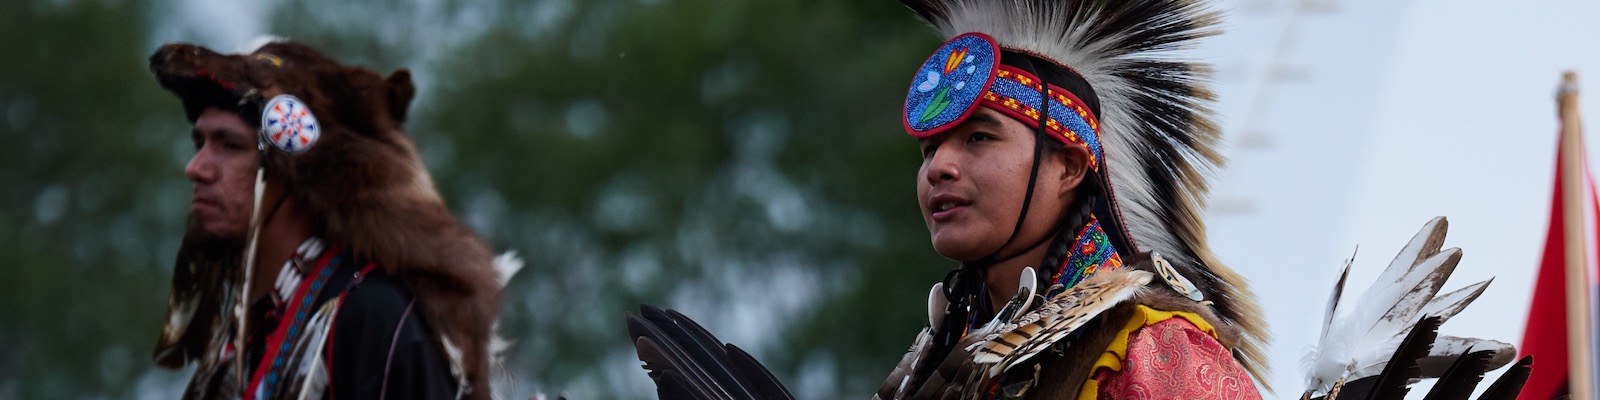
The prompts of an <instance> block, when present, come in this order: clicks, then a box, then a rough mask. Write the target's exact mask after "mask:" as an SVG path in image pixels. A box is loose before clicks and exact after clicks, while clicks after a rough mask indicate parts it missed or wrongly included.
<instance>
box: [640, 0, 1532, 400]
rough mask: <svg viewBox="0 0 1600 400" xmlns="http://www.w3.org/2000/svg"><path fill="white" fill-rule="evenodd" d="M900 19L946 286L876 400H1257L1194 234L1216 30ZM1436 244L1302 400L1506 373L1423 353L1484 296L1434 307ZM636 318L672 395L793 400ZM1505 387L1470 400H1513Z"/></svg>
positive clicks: (730, 353)
mask: <svg viewBox="0 0 1600 400" xmlns="http://www.w3.org/2000/svg"><path fill="white" fill-rule="evenodd" d="M903 2H904V3H905V4H906V5H907V6H908V7H909V8H910V9H911V10H912V11H914V12H915V13H916V14H917V15H918V16H920V17H921V18H922V19H923V20H925V21H926V22H928V23H929V24H930V25H932V26H933V27H934V28H935V29H936V30H938V31H939V33H940V34H941V35H942V36H943V37H944V38H945V39H946V40H947V41H946V42H945V44H944V45H942V46H940V47H939V48H938V49H937V50H935V51H934V52H933V54H932V55H931V56H929V57H928V59H927V60H926V61H925V62H923V64H922V66H921V67H920V68H918V70H917V71H916V73H915V75H914V78H913V80H912V82H911V87H910V89H909V90H908V91H907V97H906V102H905V106H904V109H903V113H902V115H901V120H902V122H903V124H904V127H905V131H906V133H907V134H909V135H911V136H912V137H914V138H916V140H917V143H918V146H919V147H920V149H921V152H922V156H923V158H922V166H921V168H920V169H919V170H918V173H917V175H916V177H915V178H916V183H917V192H916V196H917V197H916V198H917V204H918V206H919V208H920V209H921V211H922V216H923V219H924V221H925V222H926V223H927V227H928V232H929V235H930V237H931V240H932V243H933V247H934V250H935V251H937V252H938V253H939V254H940V255H943V256H945V257H947V258H949V259H951V260H954V261H957V262H959V263H960V266H959V268H957V269H955V270H954V271H950V272H949V273H948V274H947V275H946V277H945V279H944V280H943V281H942V282H939V283H936V284H934V285H933V288H932V290H931V291H930V293H929V298H928V325H927V326H926V327H925V328H924V329H923V330H922V332H921V333H920V334H918V335H917V336H916V338H915V340H914V342H913V344H912V346H911V349H910V351H909V352H908V353H906V355H905V356H904V358H903V359H902V360H901V362H900V363H899V364H898V365H896V366H895V367H894V369H893V370H892V372H891V373H890V375H889V377H888V379H886V380H885V382H884V383H883V385H882V386H881V387H880V388H879V390H878V391H877V392H876V393H875V394H874V396H873V398H875V399H1001V398H1003V399H1013V398H1027V399H1094V398H1106V399H1128V398H1136V399H1258V398H1261V393H1260V392H1259V391H1258V385H1257V384H1258V382H1262V381H1263V379H1262V378H1263V377H1264V373H1265V372H1266V371H1267V367H1266V363H1265V361H1266V360H1265V357H1264V353H1263V347H1264V346H1265V345H1266V342H1267V335H1266V333H1267V329H1266V326H1265V324H1264V322H1263V321H1262V320H1261V316H1260V311H1259V307H1258V306H1257V305H1256V303H1255V298H1254V296H1253V295H1252V294H1251V293H1250V291H1249V290H1248V288H1247V287H1246V284H1245V281H1244V279H1243V278H1242V277H1240V276H1239V275H1238V274H1236V273H1234V272H1233V271H1231V270H1229V269H1228V268H1227V267H1225V266H1224V265H1223V264H1222V263H1221V262H1220V261H1219V260H1218V259H1217V258H1216V257H1215V256H1214V255H1213V254H1212V253H1211V250H1210V248H1209V245H1208V244H1207V243H1206V239H1205V226H1204V224H1203V222H1202V221H1201V215H1200V214H1201V209H1202V206H1203V203H1204V201H1205V198H1206V187H1207V179H1208V174H1209V172H1210V171H1211V170H1213V169H1215V168H1217V167H1218V166H1220V165H1221V164H1222V161H1223V160H1222V157H1221V156H1220V155H1219V154H1218V151H1217V149H1216V147H1217V145H1218V142H1219V140H1220V133H1219V132H1218V129H1217V126H1216V124H1215V123H1214V122H1213V115H1212V113H1211V110H1210V106H1211V103H1212V100H1213V99H1212V95H1211V91H1210V89H1209V87H1208V86H1207V84H1206V79H1207V76H1206V71H1208V68H1207V66H1206V65H1204V64H1201V63H1197V62H1186V61H1182V60H1180V59H1179V58H1177V57H1175V56H1174V55H1173V54H1171V52H1172V51H1173V50H1177V49H1181V48H1184V47H1188V46H1190V45H1192V44H1193V43H1194V41H1195V40H1197V39H1200V38H1202V37H1206V36H1210V35H1213V34H1216V32H1217V31H1216V28H1215V25H1216V23H1217V20H1218V18H1219V15H1218V14H1217V13H1216V12H1214V11H1212V10H1210V9H1209V8H1208V6H1207V4H1206V3H1205V2H1203V1H1198V0H1125V1H1087V0H1078V1H1051V0H1022V1H1012V0H904V1H903ZM1443 238H1444V222H1443V219H1442V218H1441V219H1437V220H1435V221H1432V222H1430V223H1429V224H1428V225H1427V226H1426V227H1425V228H1424V230H1423V232H1422V233H1419V234H1418V236H1417V238H1416V239H1414V240H1413V241H1412V244H1411V245H1409V246H1407V248H1406V250H1405V251H1404V252H1403V253H1402V254H1401V256H1400V257H1399V258H1397V259H1396V260H1395V262H1394V264H1392V265H1391V267H1390V270H1389V271H1386V272H1385V273H1384V274H1383V276H1381V277H1380V281H1379V284H1378V285H1375V286H1374V289H1373V290H1371V291H1369V292H1368V294H1367V295H1366V296H1363V298H1362V302H1361V303H1360V304H1356V305H1355V308H1356V311H1354V312H1342V311H1341V312H1340V313H1337V314H1338V315H1340V318H1338V319H1334V318H1333V316H1334V315H1335V314H1336V313H1335V312H1334V311H1335V310H1334V308H1332V307H1331V305H1330V308H1329V310H1328V315H1329V321H1330V324H1329V325H1328V326H1326V327H1325V328H1324V331H1325V332H1326V333H1324V335H1323V343H1322V344H1321V345H1319V352H1318V353H1316V354H1314V355H1313V357H1312V359H1313V360H1314V365H1313V368H1312V371H1310V373H1309V374H1308V376H1307V384H1308V388H1307V390H1306V391H1304V392H1303V395H1302V397H1304V398H1311V397H1313V396H1316V397H1326V398H1329V399H1334V398H1339V397H1340V396H1341V390H1343V392H1342V393H1343V394H1342V396H1343V398H1346V399H1350V398H1384V399H1387V398H1399V397H1403V396H1404V394H1405V390H1406V387H1407V386H1408V385H1409V384H1411V383H1412V382H1413V381H1414V380H1416V379H1418V378H1425V377H1426V378H1435V377H1438V378H1441V383H1440V385H1439V386H1436V390H1435V393H1439V395H1440V396H1441V398H1458V399H1465V398H1466V397H1467V396H1469V395H1470V394H1471V393H1472V388H1473V387H1474V386H1475V385H1476V384H1477V383H1478V381H1477V380H1478V379H1481V377H1482V373H1483V372H1484V371H1487V370H1491V369H1494V368H1498V367H1500V366H1503V365H1505V364H1506V363H1507V362H1509V360H1510V358H1511V356H1512V354H1514V353H1515V351H1514V349H1511V348H1510V346H1509V345H1506V344H1504V343H1499V342H1493V341H1479V340H1476V339H1468V338H1452V337H1437V342H1438V344H1436V337H1435V335H1434V332H1435V330H1436V329H1437V328H1438V324H1439V323H1441V322H1443V319H1445V318H1448V317H1449V316H1450V315H1454V313H1455V312H1457V311H1460V310H1461V308H1463V307H1465V306H1466V305H1467V304H1468V303H1470V302H1471V301H1472V300H1473V299H1474V298H1476V297H1477V295H1478V294H1479V293H1481V292H1482V290H1483V289H1484V287H1485V286H1487V282H1484V283H1480V284H1476V285H1472V286H1469V287H1467V288H1465V289H1461V290H1457V291H1455V292H1451V293H1448V294H1445V295H1439V296H1435V294H1436V293H1437V292H1438V291H1439V289H1440V288H1441V286H1442V285H1443V283H1444V281H1445V279H1447V278H1448V276H1449V272H1450V271H1451V270H1453V269H1454V267H1455V264H1456V262H1457V261H1458V260H1459V255H1460V252H1459V250H1458V249H1445V250H1442V251H1441V250H1440V247H1441V245H1442V242H1443ZM1343 284H1344V281H1343V279H1341V280H1340V281H1339V283H1338V285H1337V288H1336V289H1335V296H1334V301H1333V303H1334V304H1338V293H1339V292H1340V291H1342V288H1343ZM1308 311H1310V310H1308ZM628 319H629V328H630V331H631V332H632V333H633V337H634V338H635V341H636V342H635V345H636V346H637V347H638V350H639V355H640V358H641V360H643V361H645V367H646V368H647V369H650V370H651V371H652V373H651V376H652V377H653V378H655V380H656V381H657V386H658V389H659V393H660V395H661V397H662V398H697V399H739V398H787V397H789V396H788V393H787V392H786V391H784V390H783V389H782V386H781V384H779V383H778V382H777V381H776V380H775V379H772V377H771V376H770V375H769V374H765V373H763V372H764V370H762V369H760V367H759V363H756V362H755V361H754V360H753V359H750V358H749V356H748V355H745V354H744V353H743V352H740V351H737V348H735V347H732V346H731V345H730V346H726V347H724V346H718V345H719V344H720V343H719V342H716V341H715V338H713V337H711V336H710V335H709V334H708V333H705V331H704V330H703V329H700V328H698V326H697V325H694V323H693V321H690V320H689V319H688V318H686V317H684V316H682V315H681V314H677V313H675V312H671V311H662V310H659V309H656V308H653V307H649V306H645V307H644V311H643V313H642V315H638V316H634V315H630V316H629V317H628ZM1330 338H1331V339H1332V340H1330ZM1335 342H1337V343H1344V344H1346V345H1345V346H1343V347H1339V346H1330V345H1329V343H1335ZM1464 354H1465V355H1466V356H1463V355H1464ZM1519 368H1520V369H1519V370H1518V371H1520V372H1519V373H1520V375H1519V374H1509V373H1508V374H1507V376H1508V377H1509V378H1508V380H1507V381H1506V382H1504V383H1503V384H1497V385H1495V386H1497V388H1493V389H1491V390H1490V391H1489V393H1487V394H1486V395H1485V397H1484V398H1509V397H1505V396H1514V395H1515V393H1516V391H1517V387H1520V382H1521V381H1520V378H1518V377H1519V376H1520V377H1521V378H1525V377H1526V366H1525V365H1524V366H1521V367H1519ZM752 369H754V370H758V371H756V372H755V373H753V372H751V371H750V370H752ZM1449 371H1453V372H1449ZM1262 388H1263V389H1266V390H1269V391H1270V390H1271V389H1270V388H1266V387H1264V385H1263V387H1262ZM1463 388H1464V390H1463ZM1495 396H1500V397H1495Z"/></svg>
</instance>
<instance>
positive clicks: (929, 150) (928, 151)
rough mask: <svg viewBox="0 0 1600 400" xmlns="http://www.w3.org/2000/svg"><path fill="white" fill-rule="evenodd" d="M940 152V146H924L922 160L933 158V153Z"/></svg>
mask: <svg viewBox="0 0 1600 400" xmlns="http://www.w3.org/2000/svg"><path fill="white" fill-rule="evenodd" d="M938 150H939V146H934V145H931V144H925V145H922V158H928V157H933V152H935V151H938Z"/></svg>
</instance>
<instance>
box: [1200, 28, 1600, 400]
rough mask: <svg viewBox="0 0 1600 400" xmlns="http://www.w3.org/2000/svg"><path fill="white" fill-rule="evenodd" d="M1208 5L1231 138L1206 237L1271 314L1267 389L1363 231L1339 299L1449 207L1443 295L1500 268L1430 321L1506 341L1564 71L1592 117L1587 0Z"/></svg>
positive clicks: (1521, 289)
mask: <svg viewBox="0 0 1600 400" xmlns="http://www.w3.org/2000/svg"><path fill="white" fill-rule="evenodd" d="M1221 6H1222V7H1223V8H1225V9H1228V10H1230V15H1229V18H1228V21H1229V22H1228V25H1229V31H1228V32H1227V33H1225V34H1224V35H1222V36H1220V37H1216V38H1213V39H1211V40H1210V41H1209V42H1208V43H1207V45H1206V46H1205V47H1204V48H1202V49H1201V51H1200V52H1199V56H1200V57H1202V58H1203V59H1206V60H1210V61H1213V62H1215V63H1216V64H1217V68H1218V90H1219V95H1220V96H1221V104H1220V105H1219V107H1218V110H1219V112H1220V113H1221V114H1222V118H1223V121H1224V124H1223V126H1224V129H1225V130H1226V134H1227V135H1228V138H1229V140H1230V142H1232V143H1233V146H1232V147H1233V148H1232V149H1231V151H1230V152H1229V155H1230V156H1231V158H1232V163H1231V165H1230V166H1229V168H1228V169H1227V170H1225V171H1224V172H1222V173H1221V174H1219V183H1218V189H1217V192H1215V194H1214V207H1213V210H1212V212H1211V215H1209V222H1210V224H1211V225H1210V228H1211V229H1210V232H1211V235H1212V240H1213V243H1214V245H1215V247H1216V249H1217V251H1218V252H1219V253H1220V255H1221V256H1222V257H1223V259H1224V260H1225V261H1226V262H1228V263H1230V264H1232V265H1233V266H1234V268H1236V269H1238V270H1239V272H1241V273H1242V274H1244V276H1246V277H1249V278H1250V279H1251V280H1252V281H1253V284H1254V287H1255V289H1256V293H1257V295H1258V296H1259V297H1260V300H1261V302H1262V304H1263V306H1264V308H1265V310H1266V312H1267V320H1268V321H1271V322H1272V332H1273V333H1274V334H1275V336H1276V338H1277V340H1276V341H1275V343H1274V345H1273V346H1272V348H1271V350H1270V355H1271V358H1272V362H1273V365H1274V367H1275V368H1273V370H1274V371H1275V375H1274V376H1273V378H1272V379H1271V380H1270V382H1272V384H1273V386H1275V387H1276V388H1277V389H1278V395H1279V396H1280V397H1284V398H1290V397H1297V396H1298V395H1299V392H1300V390H1301V389H1302V388H1303V387H1304V383H1303V377H1304V372H1303V370H1302V369H1301V368H1300V365H1301V364H1300V360H1301V357H1302V356H1303V355H1304V354H1305V353H1306V352H1307V351H1308V350H1309V349H1310V346H1311V345H1312V344H1313V342H1314V340H1315V339H1316V335H1317V333H1316V332H1317V329H1318V327H1319V324H1320V318H1321V314H1322V312H1323V307H1324V303H1325V302H1326V301H1327V296H1328V292H1329V290H1331V286H1332V283H1333V280H1334V278H1335V277H1336V275H1337V273H1338V268H1339V266H1340V265H1341V262H1342V260H1344V259H1345V258H1347V257H1349V256H1350V255H1351V254H1352V252H1353V251H1354V250H1355V248H1356V245H1358V244H1359V245H1360V254H1359V255H1358V256H1357V259H1356V267H1355V270H1354V271H1352V273H1351V281H1350V284H1349V285H1350V286H1349V287H1348V288H1347V290H1352V292H1347V294H1346V296H1347V298H1349V297H1351V296H1356V295H1358V293H1359V292H1355V291H1359V290H1364V289H1365V287H1366V286H1367V285H1369V284H1370V283H1371V281H1372V279H1375V277H1376V275H1377V273H1378V271H1380V270H1381V269H1382V268H1383V267H1384V266H1385V265H1387V264H1388V262H1389V260H1390V259H1392V258H1393V257H1394V254H1395V252H1397V251H1398V250H1399V248H1400V247H1401V246H1402V245H1403V244H1404V243H1405V242H1406V241H1407V240H1408V239H1409V238H1410V237H1411V235H1413V234H1414V233H1415V232H1416V231H1417V229H1418V228H1420V227H1421V226H1422V224H1423V223H1424V222H1426V221H1427V220H1428V219H1429V218H1431V217H1433V216H1437V215H1445V216H1448V217H1449V218H1450V222H1451V224H1450V228H1451V229H1450V237H1449V239H1447V241H1446V245H1447V246H1454V247H1460V248H1462V249H1463V250H1464V257H1463V259H1462V262H1461V265H1460V267H1459V268H1458V269H1457V270H1456V273H1455V275H1454V277H1453V279H1452V280H1451V282H1450V283H1448V284H1447V285H1446V286H1445V290H1452V289H1454V288H1458V287H1461V286H1464V285H1466V284H1469V283H1472V282H1476V281H1480V280H1484V279H1488V278H1490V277H1495V281H1494V284H1493V285H1491V286H1490V287H1489V289H1488V291H1487V292H1485V293H1484V295H1483V297H1481V298H1479V299H1478V301H1477V303H1475V304H1474V306H1473V307H1471V308H1468V309H1467V311H1465V312H1463V313H1462V314H1461V315H1460V316H1458V317H1457V318H1455V319H1452V320H1451V321H1450V322H1449V323H1447V324H1445V326H1444V327H1443V329H1441V331H1442V332H1443V333H1444V334H1449V335H1456V336H1475V337H1485V338H1494V339H1498V340H1502V341H1507V342H1512V343H1518V342H1520V340H1521V336H1522V329H1523V324H1524V321H1525V320H1526V318H1527V313H1528V303H1529V300H1530V299H1531V293H1532V285H1533V272H1534V269H1535V268H1536V266H1537V263H1538V258H1539V256H1540V251H1541V249H1542V246H1543V242H1544V232H1545V229H1546V227H1547V225H1546V224H1547V223H1548V218H1549V202H1550V191H1551V185H1552V182H1551V180H1552V173H1553V171H1554V170H1553V168H1554V154H1555V141H1556V129H1557V126H1556V118H1555V102H1554V93H1555V88H1556V85H1557V83H1558V82H1559V80H1560V73H1561V71H1563V70H1569V69H1570V70H1574V71H1577V72H1578V74H1579V76H1578V78H1579V82H1580V87H1581V88H1582V89H1583V90H1586V92H1587V93H1592V94H1591V95H1589V96H1586V97H1583V98H1582V100H1583V103H1582V106H1581V108H1582V111H1583V115H1584V116H1588V117H1590V120H1591V121H1595V119H1596V118H1600V84H1595V83H1594V82H1600V52H1596V51H1594V49H1595V43H1596V42H1597V40H1600V24H1595V23H1594V21H1596V20H1597V19H1600V3H1595V2H1592V1H1577V0H1569V1H1524V2H1506V1H1486V0H1456V1H1439V0H1425V1H1411V2H1395V1H1387V0H1373V1H1320V2H1300V1H1251V0H1239V1H1224V2H1221ZM1589 147H1590V148H1591V149H1590V150H1589V154H1596V153H1597V152H1596V151H1595V147H1596V146H1594V145H1590V146H1589ZM1495 376H1498V374H1491V375H1490V377H1489V379H1492V378H1493V377H1495Z"/></svg>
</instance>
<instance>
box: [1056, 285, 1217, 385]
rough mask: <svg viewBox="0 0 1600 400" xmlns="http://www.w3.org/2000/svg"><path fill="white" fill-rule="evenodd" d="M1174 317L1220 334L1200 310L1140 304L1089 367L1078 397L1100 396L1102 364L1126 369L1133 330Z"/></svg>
mask: <svg viewBox="0 0 1600 400" xmlns="http://www.w3.org/2000/svg"><path fill="white" fill-rule="evenodd" d="M1174 317H1177V318H1183V319H1185V320H1188V321H1189V323H1191V324H1194V326H1195V327H1196V328H1200V331H1202V332H1205V333H1206V334H1209V335H1211V337H1212V338H1216V337H1217V329H1216V328H1214V327H1212V326H1211V323H1210V322H1206V320H1205V318H1200V315H1199V314H1195V313H1192V312H1184V311H1161V310H1157V309H1154V308H1150V307H1148V306H1145V305H1142V304H1141V305H1137V306H1135V307H1134V312H1133V316H1132V317H1130V318H1128V323H1127V324H1126V325H1123V327H1122V331H1119V332H1117V336H1115V337H1114V338H1113V339H1111V345H1109V346H1106V351H1105V352H1104V353H1100V359H1099V360H1095V362H1094V366H1093V367H1089V376H1088V377H1087V378H1085V381H1084V382H1083V389H1082V390H1081V391H1079V392H1078V398H1079V399H1089V400H1092V399H1095V398H1098V397H1100V381H1098V380H1095V378H1094V377H1095V375H1096V373H1097V372H1099V371H1100V368H1102V367H1103V368H1110V369H1111V370H1112V371H1122V361H1123V360H1126V359H1127V358H1128V336H1131V335H1133V332H1134V331H1137V330H1139V328H1144V327H1146V326H1150V325H1155V324H1156V323H1158V322H1161V321H1166V320H1169V319H1172V318H1174Z"/></svg>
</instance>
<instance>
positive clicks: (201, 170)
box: [183, 146, 216, 183]
mask: <svg viewBox="0 0 1600 400" xmlns="http://www.w3.org/2000/svg"><path fill="white" fill-rule="evenodd" d="M210 148H211V147H210V146H201V147H200V150H199V151H196V152H194V157H190V158H189V164H188V165H185V166H184V167H183V176H185V177H188V178H189V181H191V182H194V183H203V182H211V181H212V180H213V178H215V177H216V175H215V173H216V172H215V171H216V169H215V168H213V165H212V163H211V152H210Z"/></svg>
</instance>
